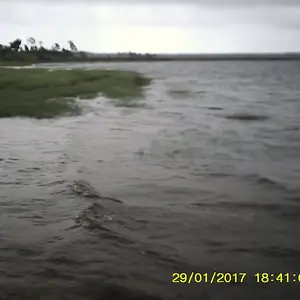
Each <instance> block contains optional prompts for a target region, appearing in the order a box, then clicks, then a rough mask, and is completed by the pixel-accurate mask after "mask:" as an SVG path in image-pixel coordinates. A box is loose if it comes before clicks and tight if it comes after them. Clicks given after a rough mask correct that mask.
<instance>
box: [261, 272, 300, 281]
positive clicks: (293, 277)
mask: <svg viewBox="0 0 300 300" xmlns="http://www.w3.org/2000/svg"><path fill="white" fill-rule="evenodd" d="M255 280H256V282H257V283H272V282H274V283H275V282H277V283H300V273H256V274H255Z"/></svg>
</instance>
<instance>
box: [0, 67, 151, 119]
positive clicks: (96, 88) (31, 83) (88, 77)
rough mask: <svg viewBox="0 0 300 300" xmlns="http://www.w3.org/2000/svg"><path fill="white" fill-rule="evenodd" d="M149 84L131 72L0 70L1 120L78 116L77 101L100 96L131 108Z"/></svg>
mask: <svg viewBox="0 0 300 300" xmlns="http://www.w3.org/2000/svg"><path fill="white" fill-rule="evenodd" d="M149 83H150V79H148V78H145V77H143V76H142V75H140V74H138V73H135V72H130V71H111V70H83V69H73V70H48V69H9V68H0V118H4V117H16V116H20V117H33V118H39V119H41V118H53V117H56V116H60V115H78V114H80V107H79V106H78V104H77V102H76V101H75V98H77V97H79V98H83V99H91V98H94V97H96V96H97V95H98V94H99V93H102V94H103V95H104V96H106V97H108V98H111V99H115V103H117V104H119V105H124V106H126V104H128V106H130V101H131V100H132V99H137V98H140V97H141V96H142V94H143V87H144V86H146V85H148V84H149Z"/></svg>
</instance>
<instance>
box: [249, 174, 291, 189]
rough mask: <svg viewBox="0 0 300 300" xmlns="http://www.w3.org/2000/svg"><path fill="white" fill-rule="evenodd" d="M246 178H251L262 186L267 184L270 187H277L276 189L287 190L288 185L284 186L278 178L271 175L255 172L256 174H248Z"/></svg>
mask: <svg viewBox="0 0 300 300" xmlns="http://www.w3.org/2000/svg"><path fill="white" fill-rule="evenodd" d="M245 179H246V180H250V181H252V182H254V183H256V184H258V185H261V186H265V187H268V188H272V189H274V188H276V189H280V190H284V191H287V187H286V186H284V185H283V184H282V183H279V182H277V181H276V180H274V179H272V178H270V177H266V176H261V175H258V174H254V175H248V176H246V177H245Z"/></svg>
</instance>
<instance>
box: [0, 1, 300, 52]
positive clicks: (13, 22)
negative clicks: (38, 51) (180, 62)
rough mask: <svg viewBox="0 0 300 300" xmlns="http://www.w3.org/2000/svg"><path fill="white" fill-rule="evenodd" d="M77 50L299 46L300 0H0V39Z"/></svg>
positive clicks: (218, 49) (247, 49)
mask: <svg viewBox="0 0 300 300" xmlns="http://www.w3.org/2000/svg"><path fill="white" fill-rule="evenodd" d="M29 37H34V38H35V39H36V40H37V41H43V43H44V46H46V47H50V46H52V45H53V44H54V43H56V42H58V43H59V44H61V45H62V46H64V47H67V45H68V44H67V41H68V40H72V41H74V43H75V44H76V46H77V47H78V48H79V50H83V51H91V52H101V53H103V52H105V53H107V52H128V51H133V52H140V53H145V52H149V53H232V52H287V51H288V52H290V51H300V0H202V1H201V0H182V1H172V0H135V1H134V0H102V1H101V0H73V1H72V0H0V43H2V44H7V43H8V42H9V41H12V40H14V39H16V38H20V39H22V40H23V41H24V42H26V40H27V38H29Z"/></svg>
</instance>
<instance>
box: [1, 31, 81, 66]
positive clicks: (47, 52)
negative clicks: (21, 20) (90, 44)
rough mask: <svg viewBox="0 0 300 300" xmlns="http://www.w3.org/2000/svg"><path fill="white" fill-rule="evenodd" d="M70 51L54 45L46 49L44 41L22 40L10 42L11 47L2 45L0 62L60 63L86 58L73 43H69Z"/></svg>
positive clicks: (56, 44) (31, 38)
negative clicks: (25, 41) (24, 41)
mask: <svg viewBox="0 0 300 300" xmlns="http://www.w3.org/2000/svg"><path fill="white" fill-rule="evenodd" d="M68 44H69V49H66V48H63V47H61V46H60V45H59V44H58V43H54V44H53V46H52V47H51V48H50V49H47V48H46V47H44V43H43V42H42V41H38V42H37V41H36V39H35V38H33V37H30V38H28V39H27V43H23V42H22V40H21V39H19V38H18V39H15V40H13V41H11V42H9V45H3V44H0V60H2V61H33V62H34V61H59V60H66V59H74V58H76V57H78V58H80V57H81V58H82V57H84V53H83V52H79V51H78V49H77V46H76V45H75V44H74V42H73V41H71V40H70V41H68Z"/></svg>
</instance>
